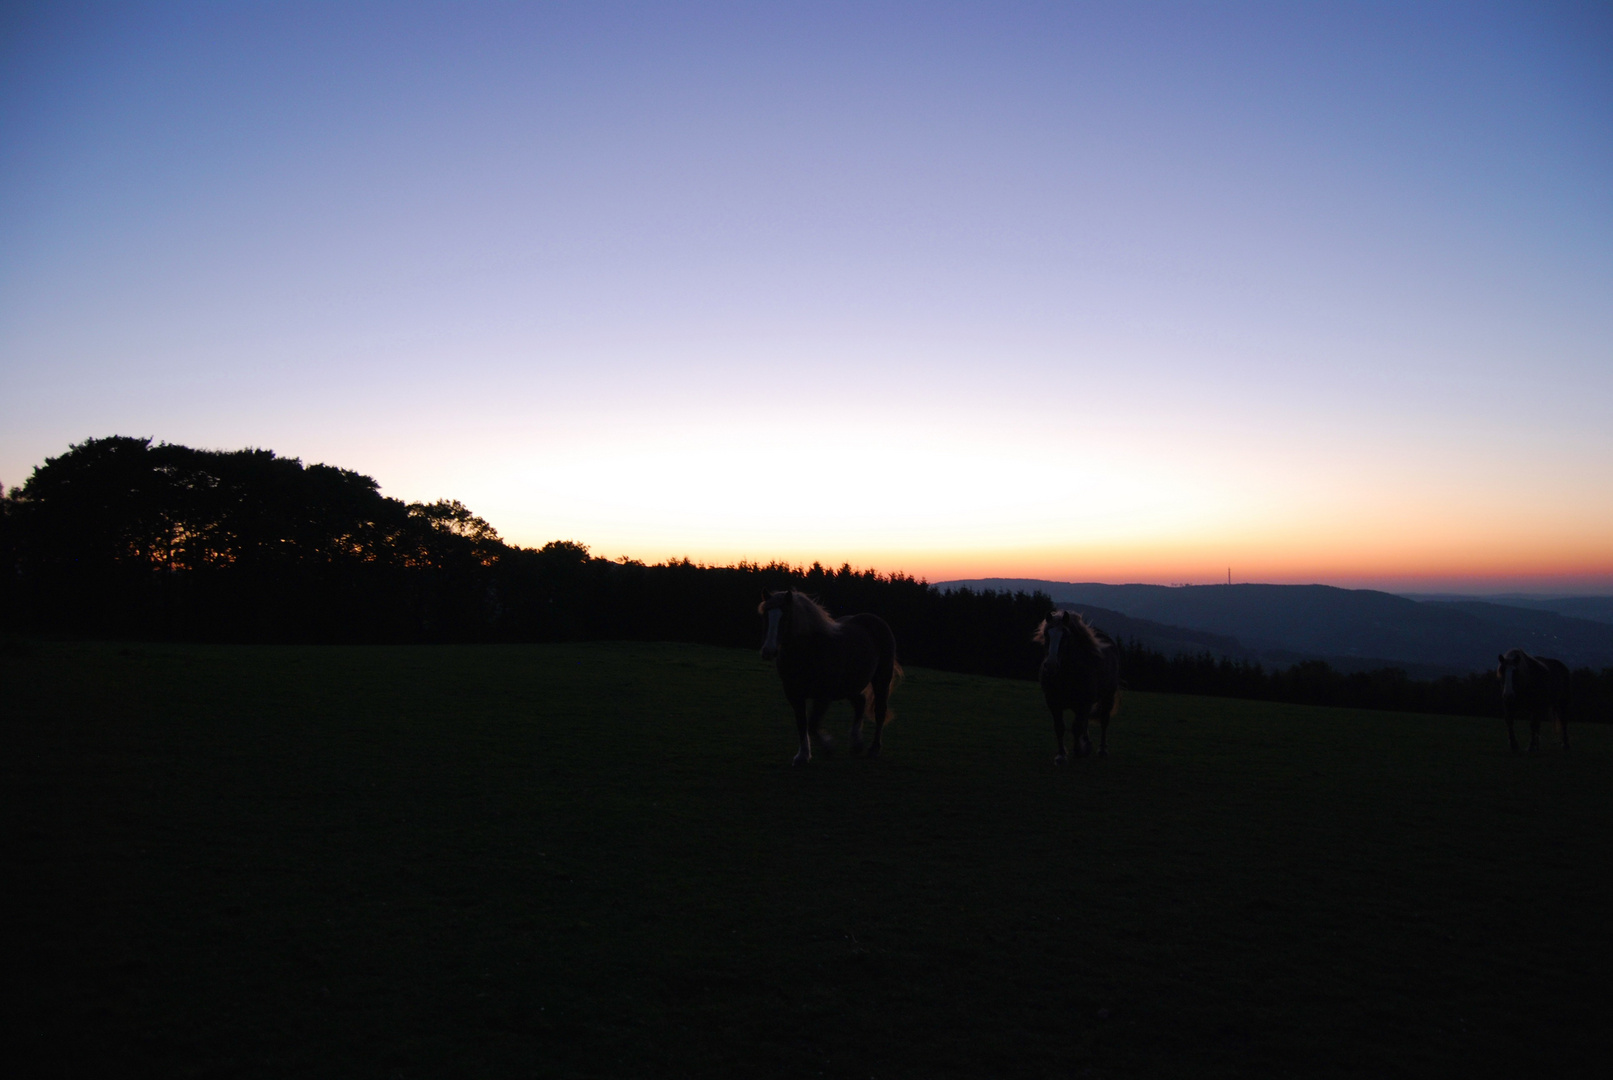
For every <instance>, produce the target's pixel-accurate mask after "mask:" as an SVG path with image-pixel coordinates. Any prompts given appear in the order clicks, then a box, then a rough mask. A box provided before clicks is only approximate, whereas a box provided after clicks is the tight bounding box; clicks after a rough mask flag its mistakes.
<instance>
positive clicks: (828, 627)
mask: <svg viewBox="0 0 1613 1080" xmlns="http://www.w3.org/2000/svg"><path fill="white" fill-rule="evenodd" d="M756 610H757V611H758V612H759V613H760V614H761V615H762V616H763V617H764V618H766V619H767V637H766V638H765V639H764V640H763V642H762V659H763V660H776V661H778V673H779V678H780V679H781V680H783V682H784V696H785V697H786V698H787V699H789V702H790V705H791V707H792V708H794V709H795V727H796V733H797V734H798V735H799V736H800V741H801V746H800V749H799V750H798V751H797V752H796V755H795V764H797V765H805V764H806V763H807V762H809V761H811V760H812V740H813V739H814V738H816V739H817V740H818V741H819V742H820V743H821V744H822V745H823V747H824V749H825V750H827V749H828V748H829V746H830V745H831V743H832V742H833V740H831V739H830V738H829V736H827V735H825V734H824V733H823V731H822V730H821V725H822V723H823V715H824V713H826V712H828V711H829V706H830V704H832V703H833V702H836V701H849V702H851V709H852V717H851V749H852V752H853V753H856V752H857V751H860V750H861V749H862V748H863V741H862V729H863V717H864V716H865V715H866V714H867V713H868V711H869V708H870V706H872V710H873V714H874V741H873V742H872V743H870V744H869V746H868V753H869V755H870V756H872V755H874V754H877V753H879V748H880V743H881V739H882V737H883V736H884V733H885V722H886V720H888V719H889V718H890V707H889V702H890V695H891V690H892V689H894V686H895V683H896V680H897V679H899V678H900V677H901V674H902V666H901V665H900V664H898V663H897V662H896V635H894V634H892V633H891V628H890V627H889V626H887V625H886V624H885V620H884V619H881V618H880V617H879V616H878V615H866V614H863V615H847V616H846V617H845V618H843V619H836V618H834V617H833V616H832V615H830V614H829V613H828V612H827V611H825V610H824V609H823V608H822V607H820V606H819V605H818V603H817V601H815V600H813V599H812V598H811V597H810V596H808V595H806V593H803V592H800V591H798V590H796V589H781V590H779V591H777V592H764V593H763V594H762V602H761V605H760V606H759V607H757V609H756ZM809 701H810V703H811V711H810V713H809V712H808V702H809Z"/></svg>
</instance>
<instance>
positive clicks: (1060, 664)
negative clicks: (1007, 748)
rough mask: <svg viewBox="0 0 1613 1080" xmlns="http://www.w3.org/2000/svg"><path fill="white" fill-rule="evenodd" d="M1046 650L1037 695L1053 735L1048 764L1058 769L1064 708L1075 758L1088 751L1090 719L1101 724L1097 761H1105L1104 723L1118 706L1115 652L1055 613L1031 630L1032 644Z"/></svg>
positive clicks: (1096, 634)
mask: <svg viewBox="0 0 1613 1080" xmlns="http://www.w3.org/2000/svg"><path fill="white" fill-rule="evenodd" d="M1032 640H1034V641H1037V642H1039V643H1041V644H1044V645H1046V646H1047V655H1046V656H1044V657H1043V658H1042V672H1041V681H1042V696H1043V697H1045V698H1046V699H1047V710H1048V712H1050V713H1052V714H1053V734H1054V735H1055V736H1056V737H1057V738H1058V742H1059V752H1058V756H1057V757H1055V758H1054V759H1053V763H1054V764H1055V765H1063V764H1064V763H1065V761H1067V760H1068V758H1066V757H1065V754H1064V710H1065V709H1069V710H1070V712H1071V714H1072V716H1071V721H1072V724H1073V726H1074V729H1075V735H1076V743H1075V754H1076V756H1077V757H1086V756H1087V755H1088V754H1090V753H1091V752H1092V740H1091V739H1089V738H1087V724H1088V723H1089V722H1090V721H1091V720H1092V719H1093V717H1096V718H1097V719H1098V720H1099V721H1100V722H1101V723H1102V725H1103V731H1102V735H1101V741H1100V742H1099V744H1098V756H1099V757H1108V756H1109V718H1110V717H1111V716H1113V715H1114V714H1115V712H1116V710H1118V709H1119V707H1120V649H1119V647H1118V646H1116V645H1115V643H1114V642H1113V641H1110V640H1109V636H1108V635H1107V634H1105V633H1104V632H1103V631H1102V630H1098V629H1096V628H1095V627H1092V626H1088V625H1087V621H1086V619H1084V618H1082V617H1081V615H1080V614H1079V613H1077V612H1074V611H1055V612H1053V614H1051V615H1049V616H1048V617H1047V618H1046V619H1043V620H1042V624H1041V625H1040V626H1038V627H1037V628H1036V634H1035V635H1034V637H1033V639H1032Z"/></svg>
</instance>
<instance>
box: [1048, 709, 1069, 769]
mask: <svg viewBox="0 0 1613 1080" xmlns="http://www.w3.org/2000/svg"><path fill="white" fill-rule="evenodd" d="M1047 709H1048V711H1049V712H1051V713H1052V714H1053V737H1054V738H1055V739H1057V740H1058V741H1059V752H1058V755H1057V756H1056V757H1054V758H1053V764H1055V765H1063V764H1064V763H1065V762H1066V761H1068V760H1070V759H1069V758H1068V757H1066V756H1065V754H1064V707H1063V706H1062V705H1061V706H1059V707H1058V708H1054V707H1053V706H1052V705H1049V706H1048V707H1047Z"/></svg>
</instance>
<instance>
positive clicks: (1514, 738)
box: [1507, 709, 1518, 754]
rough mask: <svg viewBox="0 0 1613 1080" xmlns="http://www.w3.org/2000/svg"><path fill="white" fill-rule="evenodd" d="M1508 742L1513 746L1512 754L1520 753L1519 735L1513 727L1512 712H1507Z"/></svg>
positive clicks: (1509, 710)
mask: <svg viewBox="0 0 1613 1080" xmlns="http://www.w3.org/2000/svg"><path fill="white" fill-rule="evenodd" d="M1507 742H1508V743H1509V744H1510V745H1511V746H1512V752H1513V753H1514V754H1516V753H1517V752H1518V734H1517V732H1516V731H1514V730H1513V726H1512V710H1511V709H1508V710H1507Z"/></svg>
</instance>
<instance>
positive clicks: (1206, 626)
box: [935, 578, 1613, 677]
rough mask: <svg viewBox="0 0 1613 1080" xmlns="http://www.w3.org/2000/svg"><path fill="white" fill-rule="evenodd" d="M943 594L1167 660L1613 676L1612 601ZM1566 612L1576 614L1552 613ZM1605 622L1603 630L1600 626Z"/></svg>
mask: <svg viewBox="0 0 1613 1080" xmlns="http://www.w3.org/2000/svg"><path fill="white" fill-rule="evenodd" d="M935 584H936V585H937V586H938V587H940V588H942V589H956V588H965V587H966V588H969V589H972V590H975V591H980V590H983V589H992V590H996V591H1004V590H1007V591H1010V592H1018V591H1024V592H1033V591H1037V590H1040V591H1042V592H1044V593H1047V594H1048V595H1049V596H1051V597H1052V598H1053V600H1054V602H1056V603H1059V604H1063V605H1068V606H1071V607H1075V608H1078V609H1080V610H1083V611H1085V612H1087V613H1088V615H1089V618H1091V620H1092V621H1093V622H1095V623H1097V624H1098V625H1099V626H1102V627H1103V628H1104V629H1105V630H1107V631H1108V632H1109V633H1110V634H1111V635H1114V636H1117V637H1130V638H1135V639H1136V640H1138V641H1141V642H1142V643H1144V644H1146V645H1148V646H1149V647H1150V648H1155V649H1158V650H1160V651H1161V652H1164V653H1166V654H1167V655H1175V654H1179V653H1184V652H1206V651H1208V652H1210V653H1213V654H1215V655H1217V656H1227V657H1231V658H1235V659H1246V660H1257V661H1260V662H1262V663H1264V664H1266V665H1268V666H1271V665H1283V666H1285V665H1288V664H1292V663H1296V662H1298V661H1300V660H1313V659H1316V660H1326V661H1328V662H1329V663H1330V664H1333V665H1334V666H1335V667H1337V668H1340V669H1342V670H1346V671H1349V670H1362V669H1366V668H1375V667H1385V666H1394V667H1402V668H1405V669H1406V670H1407V671H1408V672H1409V673H1411V674H1412V675H1414V676H1419V677H1430V676H1433V675H1439V674H1458V673H1465V672H1470V671H1478V670H1483V669H1485V668H1488V667H1491V666H1493V665H1494V663H1495V656H1496V654H1497V653H1500V652H1505V651H1506V650H1507V649H1512V648H1521V649H1525V650H1527V651H1529V652H1531V653H1538V654H1541V655H1545V656H1555V657H1557V658H1559V659H1561V660H1562V661H1564V662H1565V663H1567V664H1568V665H1569V666H1571V667H1591V668H1597V669H1600V668H1604V667H1613V598H1610V597H1578V598H1573V599H1571V600H1563V601H1540V600H1531V601H1529V602H1527V603H1525V602H1523V601H1522V600H1509V602H1508V603H1497V602H1495V601H1494V600H1481V599H1476V598H1449V597H1442V598H1437V599H1435V598H1423V599H1411V598H1408V597H1404V596H1396V595H1393V594H1391V593H1385V592H1377V591H1374V590H1371V589H1338V588H1334V587H1332V586H1329V585H1184V586H1165V585H1103V584H1098V583H1094V582H1069V581H1040V580H1034V579H1025V578H978V579H973V580H964V581H942V582H936V583H935ZM1548 603H1550V604H1552V605H1554V606H1557V607H1567V608H1568V609H1569V610H1570V611H1573V612H1575V613H1576V614H1565V613H1564V611H1563V610H1560V609H1559V610H1552V609H1549V608H1547V607H1546V606H1545V605H1546V604H1548ZM1604 614H1606V615H1607V616H1608V618H1607V619H1606V620H1603V619H1599V618H1598V617H1597V616H1601V615H1604Z"/></svg>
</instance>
